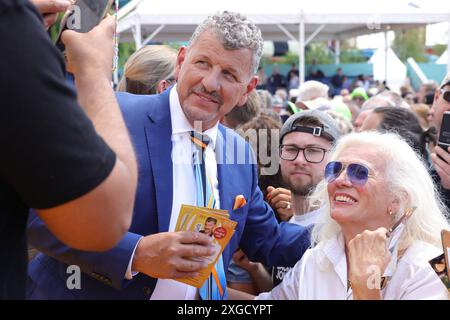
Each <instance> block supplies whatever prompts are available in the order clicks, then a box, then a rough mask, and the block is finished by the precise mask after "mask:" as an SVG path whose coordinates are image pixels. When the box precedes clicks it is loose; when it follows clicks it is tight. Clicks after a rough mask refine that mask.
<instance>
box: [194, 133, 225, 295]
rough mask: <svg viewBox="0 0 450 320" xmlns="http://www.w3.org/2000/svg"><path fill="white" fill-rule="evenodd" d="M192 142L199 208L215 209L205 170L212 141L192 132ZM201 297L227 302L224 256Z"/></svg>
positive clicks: (200, 291) (211, 189)
mask: <svg viewBox="0 0 450 320" xmlns="http://www.w3.org/2000/svg"><path fill="white" fill-rule="evenodd" d="M191 141H192V142H193V144H194V146H195V147H196V148H194V159H193V160H194V174H195V181H196V185H197V203H196V205H197V206H199V207H208V208H214V207H215V205H216V199H215V198H214V189H213V185H212V182H211V179H210V178H209V177H208V175H207V174H206V168H205V150H206V147H207V146H208V144H209V142H210V140H209V137H207V136H206V135H203V134H201V133H198V132H194V131H191ZM199 294H200V297H201V298H202V299H203V300H226V299H227V298H228V293H227V281H226V278H225V270H224V268H223V260H222V255H220V257H219V259H218V260H217V262H216V264H215V266H214V267H213V269H212V271H211V274H210V275H209V277H208V279H206V281H205V283H204V284H203V286H202V287H201V288H200V289H199Z"/></svg>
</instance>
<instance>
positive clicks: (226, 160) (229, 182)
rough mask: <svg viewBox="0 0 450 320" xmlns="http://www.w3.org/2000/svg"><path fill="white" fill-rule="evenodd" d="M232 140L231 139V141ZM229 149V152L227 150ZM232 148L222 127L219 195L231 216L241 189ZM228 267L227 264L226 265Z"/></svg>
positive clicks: (219, 133) (227, 250) (219, 134)
mask: <svg viewBox="0 0 450 320" xmlns="http://www.w3.org/2000/svg"><path fill="white" fill-rule="evenodd" d="M229 140H230V141H229ZM227 150H228V152H227ZM230 150H233V141H232V139H226V130H225V129H223V128H221V126H220V125H219V130H218V131H217V140H216V160H217V179H218V181H219V196H220V209H223V210H228V212H229V213H230V218H232V211H233V204H234V196H233V194H234V192H235V190H239V188H237V186H234V183H238V182H237V181H238V180H239V179H233V170H232V163H233V157H232V154H230ZM222 255H223V257H224V258H227V259H225V260H224V262H227V261H228V257H230V256H231V254H230V246H229V245H228V246H226V247H225V249H224V251H223V253H222ZM225 269H227V266H225Z"/></svg>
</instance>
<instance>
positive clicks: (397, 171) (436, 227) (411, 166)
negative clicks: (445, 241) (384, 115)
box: [310, 131, 449, 250]
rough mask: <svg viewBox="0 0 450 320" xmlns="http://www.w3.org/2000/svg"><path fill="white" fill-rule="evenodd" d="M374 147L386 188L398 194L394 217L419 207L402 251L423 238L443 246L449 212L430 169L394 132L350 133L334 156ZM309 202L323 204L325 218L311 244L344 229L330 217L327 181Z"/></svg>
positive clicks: (315, 229) (413, 216)
mask: <svg viewBox="0 0 450 320" xmlns="http://www.w3.org/2000/svg"><path fill="white" fill-rule="evenodd" d="M358 147H361V148H364V149H369V150H374V151H375V152H377V155H378V156H379V157H380V158H381V159H383V161H384V164H385V166H384V168H385V172H384V175H383V177H384V178H385V179H386V180H387V181H386V182H387V191H388V192H389V193H391V194H393V195H397V196H398V201H399V203H400V210H399V211H398V212H397V213H396V215H397V216H396V217H395V220H397V219H399V218H400V216H401V215H402V214H403V213H404V212H405V211H406V210H407V209H408V208H411V207H416V210H415V211H414V213H413V214H412V215H411V217H410V218H409V219H408V220H407V222H406V227H405V229H404V232H403V234H402V238H401V240H400V244H399V250H403V249H406V248H408V247H409V246H410V245H411V244H412V242H413V241H415V240H422V241H425V242H428V243H430V244H432V245H435V246H437V247H440V246H441V239H440V233H441V230H442V229H449V223H448V221H447V219H446V217H448V212H447V208H446V206H445V205H444V204H443V203H442V201H441V199H440V195H439V193H438V191H437V189H436V187H435V185H434V183H433V180H432V178H431V176H430V174H429V173H428V171H427V168H426V167H425V166H424V164H423V162H422V161H421V159H420V158H419V157H418V155H417V154H416V153H415V152H414V150H413V149H412V148H411V147H410V146H409V145H408V144H407V143H406V142H405V141H404V140H403V139H402V138H400V137H399V136H398V135H396V134H394V133H379V132H375V131H368V132H361V133H350V134H348V135H346V136H344V137H342V138H341V139H340V140H339V141H338V143H337V145H336V146H335V149H334V151H333V154H332V155H331V159H330V161H333V160H336V159H337V158H339V156H340V155H341V154H342V153H343V152H344V151H345V150H346V149H348V148H358ZM310 200H311V201H310V203H311V204H313V205H314V206H320V207H324V209H325V210H324V212H325V214H324V215H322V217H321V219H322V221H321V222H320V223H318V224H316V226H315V227H314V229H313V232H312V243H313V244H318V243H320V242H322V241H326V240H328V239H331V238H332V237H334V236H335V235H337V234H338V233H339V232H340V231H341V228H340V226H339V224H338V223H337V222H336V221H334V220H333V219H332V218H331V216H330V204H329V198H328V192H327V183H326V182H325V181H322V182H321V183H319V185H318V186H317V188H316V190H315V191H314V193H313V194H312V196H311V199H310Z"/></svg>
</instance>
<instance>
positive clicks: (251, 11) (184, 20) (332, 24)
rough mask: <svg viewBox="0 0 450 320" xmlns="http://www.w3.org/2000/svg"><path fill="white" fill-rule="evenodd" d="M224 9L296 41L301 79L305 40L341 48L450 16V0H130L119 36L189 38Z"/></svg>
mask: <svg viewBox="0 0 450 320" xmlns="http://www.w3.org/2000/svg"><path fill="white" fill-rule="evenodd" d="M222 10H228V11H237V12H240V13H242V14H244V15H246V16H247V17H248V18H249V19H250V20H251V21H253V22H254V23H255V24H257V25H258V26H259V27H260V29H261V31H262V34H263V38H264V40H268V41H292V40H293V41H298V42H299V59H300V63H299V67H300V68H299V69H300V79H301V82H303V81H304V77H305V66H304V61H305V46H306V45H307V44H308V43H309V42H311V41H312V40H313V39H315V40H335V44H336V47H335V51H336V53H339V51H340V48H339V46H340V41H341V40H345V39H348V38H352V37H355V36H359V35H364V34H369V33H376V32H387V31H389V30H397V29H407V28H411V27H417V26H421V25H426V24H431V23H438V22H444V21H450V1H438V0H413V1H408V0H395V1H393V0H377V1H367V0H359V1H354V0H351V1H350V0H341V1H333V0H316V1H299V0H276V1H273V0H272V1H269V0H227V1H212V0H190V1H186V0H169V1H167V2H159V1H158V2H156V1H151V0H132V1H130V2H129V3H128V4H127V5H125V6H124V7H123V8H122V9H121V10H120V11H119V26H118V31H119V33H120V41H135V43H136V47H137V48H139V47H141V46H142V44H145V43H147V42H148V41H187V40H189V38H190V36H191V35H192V33H193V31H194V29H195V27H196V26H197V25H198V24H199V23H200V22H201V21H203V20H204V19H205V18H206V17H207V16H208V15H209V14H211V13H214V12H217V11H222ZM449 25H450V24H449ZM449 34H450V30H449ZM448 38H449V39H448V40H447V41H448V46H450V36H449V37H448ZM387 47H388V46H387V44H386V45H385V48H387ZM336 56H337V57H339V54H337V55H336ZM385 56H386V57H388V55H385ZM336 63H339V61H338V58H337V60H336ZM447 68H450V55H449V58H448V64H447Z"/></svg>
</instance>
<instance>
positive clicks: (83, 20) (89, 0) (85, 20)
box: [56, 0, 113, 52]
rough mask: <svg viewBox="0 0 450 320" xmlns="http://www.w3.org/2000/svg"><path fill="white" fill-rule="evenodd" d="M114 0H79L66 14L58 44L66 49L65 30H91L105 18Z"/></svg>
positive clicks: (63, 49) (61, 48)
mask: <svg viewBox="0 0 450 320" xmlns="http://www.w3.org/2000/svg"><path fill="white" fill-rule="evenodd" d="M112 4H113V0H77V1H76V2H75V4H74V5H73V6H71V7H70V9H69V10H68V11H67V12H66V13H65V14H64V17H63V19H62V20H61V25H60V28H59V34H58V37H57V40H56V46H57V47H58V48H59V49H60V50H61V51H62V52H64V51H65V47H64V44H63V42H62V41H61V34H62V33H63V31H65V30H68V29H69V30H73V31H77V32H81V33H86V32H89V31H91V30H92V29H93V28H94V27H96V26H97V25H98V24H99V23H100V21H102V20H103V18H105V16H106V15H107V13H108V11H109V10H110V9H111V6H112Z"/></svg>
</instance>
